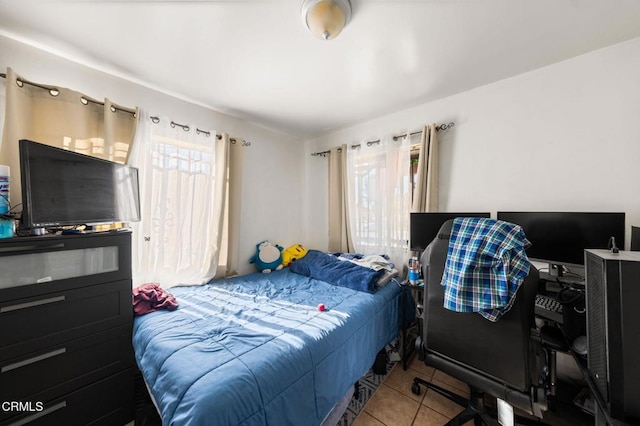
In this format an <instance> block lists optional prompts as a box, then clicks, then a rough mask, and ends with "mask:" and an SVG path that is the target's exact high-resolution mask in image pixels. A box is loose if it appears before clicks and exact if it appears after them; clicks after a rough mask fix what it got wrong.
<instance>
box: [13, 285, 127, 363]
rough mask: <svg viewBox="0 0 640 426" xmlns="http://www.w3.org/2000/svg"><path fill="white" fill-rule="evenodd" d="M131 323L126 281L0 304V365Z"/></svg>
mask: <svg viewBox="0 0 640 426" xmlns="http://www.w3.org/2000/svg"><path fill="white" fill-rule="evenodd" d="M132 321H133V309H132V305H131V281H130V280H122V281H117V282H111V283H107V284H100V285H94V286H87V287H84V288H77V289H73V290H68V291H61V292H55V293H47V294H41V295H39V296H34V297H28V298H23V299H16V300H11V301H0V342H2V346H1V347H0V361H2V360H6V359H10V358H16V357H19V356H21V355H23V354H25V353H31V352H36V351H38V350H41V349H43V348H46V347H51V346H53V345H55V344H59V343H62V342H67V341H70V340H74V339H77V338H80V337H84V336H87V335H90V334H92V333H96V332H99V331H102V330H106V329H109V328H112V327H116V326H119V325H126V324H130V323H131V322H132Z"/></svg>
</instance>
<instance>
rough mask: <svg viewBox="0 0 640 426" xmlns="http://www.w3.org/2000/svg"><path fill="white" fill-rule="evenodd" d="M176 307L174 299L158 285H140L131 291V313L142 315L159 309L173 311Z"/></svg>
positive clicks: (176, 303)
mask: <svg viewBox="0 0 640 426" xmlns="http://www.w3.org/2000/svg"><path fill="white" fill-rule="evenodd" d="M177 307H178V302H177V301H176V298H175V297H173V295H172V294H171V293H169V292H167V291H166V290H165V289H163V288H162V287H160V285H159V284H158V283H147V284H142V285H141V286H139V287H136V288H134V289H133V313H134V314H135V315H144V314H148V313H150V312H155V311H157V310H159V309H167V310H169V311H173V310H174V309H176V308H177Z"/></svg>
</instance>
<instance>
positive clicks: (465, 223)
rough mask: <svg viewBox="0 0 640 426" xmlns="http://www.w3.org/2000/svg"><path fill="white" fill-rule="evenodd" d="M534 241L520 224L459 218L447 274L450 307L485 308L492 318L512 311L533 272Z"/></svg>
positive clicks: (459, 309)
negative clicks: (531, 252) (530, 256)
mask: <svg viewBox="0 0 640 426" xmlns="http://www.w3.org/2000/svg"><path fill="white" fill-rule="evenodd" d="M530 245H531V243H530V242H529V240H527V237H526V236H525V235H524V231H523V230H522V228H521V227H520V226H518V225H515V224H513V223H509V222H503V221H500V220H494V219H485V218H479V217H472V218H460V217H459V218H456V219H454V221H453V228H452V229H451V237H450V238H449V248H448V251H447V262H446V264H445V269H444V274H443V275H442V282H441V284H442V286H444V288H445V289H444V307H445V308H446V309H449V310H452V311H456V312H479V313H480V315H482V316H483V317H485V318H486V319H488V320H490V321H494V322H495V321H497V320H498V318H499V317H500V316H501V315H502V314H504V313H506V312H507V311H508V310H509V309H511V306H512V305H513V302H514V300H515V297H516V292H517V291H518V288H519V287H520V284H522V282H523V281H524V278H525V277H526V276H527V275H528V274H529V267H530V262H529V259H528V258H527V255H526V253H525V249H526V248H527V247H529V246H530Z"/></svg>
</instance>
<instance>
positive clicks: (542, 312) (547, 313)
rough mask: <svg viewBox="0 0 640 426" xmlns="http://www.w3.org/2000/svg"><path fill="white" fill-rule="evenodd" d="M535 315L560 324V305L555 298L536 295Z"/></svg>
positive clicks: (561, 320)
mask: <svg viewBox="0 0 640 426" xmlns="http://www.w3.org/2000/svg"><path fill="white" fill-rule="evenodd" d="M535 311H536V315H537V316H539V317H542V318H545V319H548V320H551V321H555V322H556V323H558V324H562V322H563V316H562V305H561V304H560V302H558V301H557V300H556V299H555V298H553V297H550V296H545V295H543V294H536V309H535Z"/></svg>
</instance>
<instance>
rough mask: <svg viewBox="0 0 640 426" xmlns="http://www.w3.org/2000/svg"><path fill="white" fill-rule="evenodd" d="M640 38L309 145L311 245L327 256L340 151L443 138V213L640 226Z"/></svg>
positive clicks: (307, 237)
mask: <svg viewBox="0 0 640 426" xmlns="http://www.w3.org/2000/svg"><path fill="white" fill-rule="evenodd" d="M638 52H640V38H637V39H634V40H631V41H628V42H625V43H622V44H618V45H615V46H612V47H609V48H605V49H601V50H598V51H595V52H591V53H589V54H586V55H582V56H579V57H576V58H573V59H570V60H567V61H564V62H561V63H558V64H554V65H551V66H548V67H545V68H541V69H538V70H535V71H532V72H529V73H526V74H522V75H520V76H517V77H513V78H509V79H506V80H502V81H499V82H496V83H493V84H490V85H487V86H483V87H480V88H477V89H474V90H470V91H467V92H463V93H460V94H457V95H454V96H451V97H448V98H444V99H441V100H438V101H434V102H430V103H427V104H423V105H420V106H418V107H415V108H411V109H407V110H404V111H400V112H397V113H395V114H392V115H388V116H384V117H381V118H378V119H375V120H371V121H368V122H366V123H362V124H359V125H356V126H353V127H349V128H346V129H343V130H340V131H337V132H334V133H331V134H326V135H323V136H321V137H319V138H317V139H314V140H310V141H307V142H306V153H305V155H306V160H305V162H306V164H307V166H306V176H305V179H306V183H305V186H306V188H308V193H307V194H308V196H307V197H306V199H305V201H304V202H305V208H306V211H307V214H306V215H305V218H306V220H307V222H306V224H305V230H306V234H305V241H307V244H309V245H312V246H315V247H319V248H326V247H327V214H326V212H327V205H326V204H327V203H326V199H327V198H326V192H327V176H326V162H327V160H326V159H323V158H319V157H311V156H310V155H309V154H310V153H311V152H315V151H322V150H324V149H326V148H328V147H332V146H337V145H339V144H342V143H347V144H349V143H353V142H357V141H361V140H371V139H377V138H378V137H379V136H383V135H393V134H400V133H404V132H405V131H406V130H411V131H412V130H417V129H420V128H421V127H422V125H423V124H426V123H431V122H435V123H438V124H440V123H448V122H450V121H453V122H455V127H453V128H452V129H450V130H447V131H445V132H439V137H440V141H441V145H440V147H441V151H440V201H439V202H440V210H441V211H478V210H480V211H491V212H492V214H493V215H494V217H495V212H496V211H498V210H527V211H529V210H537V211H624V212H626V214H627V216H626V217H627V237H626V247H627V248H628V247H629V238H630V226H631V225H636V226H640V195H639V194H640V126H639V124H638V123H640V119H639V117H640V55H638Z"/></svg>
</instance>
